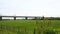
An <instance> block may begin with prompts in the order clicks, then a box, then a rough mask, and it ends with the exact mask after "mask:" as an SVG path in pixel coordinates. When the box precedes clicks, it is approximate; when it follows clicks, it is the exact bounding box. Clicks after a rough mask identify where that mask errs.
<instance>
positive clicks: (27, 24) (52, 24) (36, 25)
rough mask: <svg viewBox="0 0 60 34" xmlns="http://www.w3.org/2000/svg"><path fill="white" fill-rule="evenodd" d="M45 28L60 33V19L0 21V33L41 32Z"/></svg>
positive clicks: (22, 33) (24, 33)
mask: <svg viewBox="0 0 60 34" xmlns="http://www.w3.org/2000/svg"><path fill="white" fill-rule="evenodd" d="M46 29H49V30H52V29H53V30H54V31H55V32H56V34H60V20H1V21H0V34H43V32H44V31H45V30H46ZM40 32H41V33H40Z"/></svg>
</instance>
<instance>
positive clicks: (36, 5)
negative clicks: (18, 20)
mask: <svg viewBox="0 0 60 34" xmlns="http://www.w3.org/2000/svg"><path fill="white" fill-rule="evenodd" d="M0 15H22V16H57V17H60V0H0Z"/></svg>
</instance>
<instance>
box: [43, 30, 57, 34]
mask: <svg viewBox="0 0 60 34" xmlns="http://www.w3.org/2000/svg"><path fill="white" fill-rule="evenodd" d="M44 34H56V32H55V31H54V30H53V29H52V30H49V29H46V30H45V31H44Z"/></svg>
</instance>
